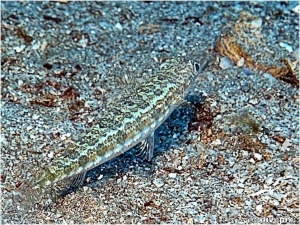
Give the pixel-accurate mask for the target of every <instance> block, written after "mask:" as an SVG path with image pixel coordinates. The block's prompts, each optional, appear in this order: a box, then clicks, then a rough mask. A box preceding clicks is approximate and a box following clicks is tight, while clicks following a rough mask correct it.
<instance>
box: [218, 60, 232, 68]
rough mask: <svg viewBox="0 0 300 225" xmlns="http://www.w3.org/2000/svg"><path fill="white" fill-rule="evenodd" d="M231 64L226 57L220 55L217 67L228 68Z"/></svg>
mask: <svg viewBox="0 0 300 225" xmlns="http://www.w3.org/2000/svg"><path fill="white" fill-rule="evenodd" d="M232 66H233V64H232V62H231V61H230V59H229V58H227V57H222V58H221V60H220V64H219V67H220V68H221V69H223V70H226V69H229V68H231V67H232Z"/></svg>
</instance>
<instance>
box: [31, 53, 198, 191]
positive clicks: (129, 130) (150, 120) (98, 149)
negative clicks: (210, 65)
mask: <svg viewBox="0 0 300 225" xmlns="http://www.w3.org/2000/svg"><path fill="white" fill-rule="evenodd" d="M201 60H203V58H201ZM201 66H203V65H199V64H193V63H192V62H191V61H186V60H183V59H174V58H173V59H169V60H167V61H166V62H165V63H164V64H163V65H162V66H161V68H160V71H159V72H158V73H157V74H156V75H155V76H152V77H150V78H149V79H148V80H147V81H145V82H144V83H143V84H141V85H140V86H139V87H137V88H134V89H132V90H131V91H130V92H129V93H128V94H125V95H124V96H123V98H122V99H120V100H118V101H116V102H115V103H114V104H113V105H111V106H110V107H108V108H107V109H106V112H105V113H104V115H103V117H102V119H101V120H100V122H99V123H97V124H95V125H93V126H92V127H91V129H90V130H89V131H88V132H86V133H85V134H84V135H83V138H82V139H81V140H80V141H78V142H75V143H73V144H71V146H69V147H68V148H67V149H66V151H65V152H64V154H63V155H62V156H60V157H58V158H56V159H55V160H53V162H52V163H51V164H50V165H49V167H48V168H46V169H43V170H40V171H38V173H37V176H36V177H35V178H34V180H33V182H32V185H33V186H34V187H35V188H36V189H43V188H45V187H46V186H47V185H50V184H53V183H55V182H57V181H60V180H63V179H65V178H68V177H72V176H74V175H77V174H80V173H82V172H84V171H88V170H90V169H92V168H94V167H96V166H98V165H100V164H102V163H104V162H106V161H108V160H110V159H112V158H114V157H117V156H118V155H120V154H122V153H124V152H125V151H127V150H129V149H130V148H132V147H134V146H135V145H137V144H138V143H140V142H142V141H143V140H145V139H146V138H147V137H149V136H150V135H151V134H153V133H154V131H155V130H156V129H157V128H158V127H159V126H160V125H161V124H162V123H163V122H164V121H165V120H166V119H167V117H168V116H169V115H170V114H171V113H172V111H173V110H174V109H175V108H176V107H177V106H178V105H179V104H180V103H182V102H183V99H184V97H185V96H186V95H187V93H188V91H189V89H190V88H191V85H192V84H193V83H194V80H195V78H196V77H197V75H198V74H199V72H200V71H199V68H200V67H201Z"/></svg>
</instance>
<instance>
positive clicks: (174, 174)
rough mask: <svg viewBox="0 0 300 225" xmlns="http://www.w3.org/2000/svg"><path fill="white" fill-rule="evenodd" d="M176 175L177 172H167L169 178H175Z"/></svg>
mask: <svg viewBox="0 0 300 225" xmlns="http://www.w3.org/2000/svg"><path fill="white" fill-rule="evenodd" d="M176 176H177V173H169V177H170V178H173V179H174V178H176Z"/></svg>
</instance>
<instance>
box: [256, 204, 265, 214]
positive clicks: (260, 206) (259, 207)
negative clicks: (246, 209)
mask: <svg viewBox="0 0 300 225" xmlns="http://www.w3.org/2000/svg"><path fill="white" fill-rule="evenodd" d="M255 210H256V211H257V212H259V213H261V212H262V210H263V207H262V205H257V206H256V207H255Z"/></svg>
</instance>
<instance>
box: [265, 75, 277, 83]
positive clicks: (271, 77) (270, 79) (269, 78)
mask: <svg viewBox="0 0 300 225" xmlns="http://www.w3.org/2000/svg"><path fill="white" fill-rule="evenodd" d="M263 76H264V77H265V78H267V79H268V80H269V81H270V82H271V83H273V82H274V81H276V78H275V77H273V76H272V75H271V74H269V73H264V74H263Z"/></svg>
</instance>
